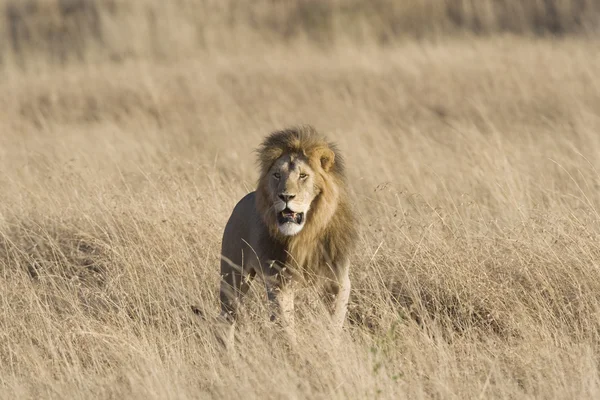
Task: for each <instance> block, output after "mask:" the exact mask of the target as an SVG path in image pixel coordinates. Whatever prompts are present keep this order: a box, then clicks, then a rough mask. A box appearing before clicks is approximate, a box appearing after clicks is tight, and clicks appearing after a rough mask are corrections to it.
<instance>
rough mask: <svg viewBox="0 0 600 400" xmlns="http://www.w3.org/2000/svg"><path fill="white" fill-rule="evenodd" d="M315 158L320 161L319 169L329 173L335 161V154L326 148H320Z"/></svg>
mask: <svg viewBox="0 0 600 400" xmlns="http://www.w3.org/2000/svg"><path fill="white" fill-rule="evenodd" d="M317 156H318V157H319V160H320V161H321V167H322V168H323V170H325V172H327V171H329V170H330V169H331V167H332V166H333V163H334V161H335V153H334V152H333V151H332V150H331V149H328V148H322V149H319V150H318V151H317Z"/></svg>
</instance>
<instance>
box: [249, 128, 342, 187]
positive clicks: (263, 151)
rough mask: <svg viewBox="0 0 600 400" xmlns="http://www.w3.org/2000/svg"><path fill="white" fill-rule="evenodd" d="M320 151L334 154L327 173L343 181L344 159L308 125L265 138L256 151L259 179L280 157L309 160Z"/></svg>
mask: <svg viewBox="0 0 600 400" xmlns="http://www.w3.org/2000/svg"><path fill="white" fill-rule="evenodd" d="M321 149H329V150H331V151H333V153H334V154H335V162H334V163H333V166H332V168H331V170H330V171H329V173H330V174H331V175H333V176H334V177H335V178H336V179H341V180H343V179H345V166H344V159H343V157H342V155H341V154H340V151H339V150H338V148H337V145H336V144H335V143H332V142H329V141H327V138H325V136H324V135H322V134H321V133H319V132H318V131H317V130H316V129H315V128H313V127H312V126H310V125H300V126H296V127H291V128H287V129H283V130H280V131H276V132H273V133H271V134H270V135H269V136H267V137H266V138H265V140H264V141H263V142H262V143H261V145H260V146H259V148H258V149H257V150H256V152H257V153H258V163H259V167H260V176H261V179H262V177H263V176H264V175H265V174H267V173H268V172H269V169H270V168H271V166H272V165H273V163H274V162H275V161H277V159H278V158H279V157H281V156H282V155H284V154H291V153H296V154H302V155H304V156H305V157H306V158H311V156H312V155H313V154H314V153H315V152H317V151H319V150H321Z"/></svg>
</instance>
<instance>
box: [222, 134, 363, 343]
mask: <svg viewBox="0 0 600 400" xmlns="http://www.w3.org/2000/svg"><path fill="white" fill-rule="evenodd" d="M257 152H258V161H259V167H260V178H259V181H258V185H257V189H256V191H255V192H252V193H249V194H248V195H246V196H245V197H244V198H243V199H242V200H240V202H239V203H238V204H237V205H236V207H235V209H234V211H233V213H232V215H231V217H230V219H229V221H228V223H227V226H226V227H225V232H224V235H223V244H222V256H223V257H222V262H221V274H222V276H223V280H222V282H221V308H222V314H223V315H225V316H228V317H235V314H236V311H237V307H238V305H239V301H240V299H241V297H242V296H243V294H244V293H245V292H246V291H247V290H248V283H249V280H251V279H252V278H253V277H254V276H255V275H257V274H258V275H259V276H261V277H262V278H263V279H264V280H265V282H266V283H267V291H268V294H269V298H270V299H271V300H274V301H275V304H276V305H278V306H279V308H280V311H282V314H283V318H282V319H283V320H284V321H283V322H284V323H285V324H286V326H287V327H288V328H289V327H293V315H292V314H293V287H294V283H296V282H297V283H300V284H309V285H313V286H314V285H317V284H319V285H322V286H323V287H324V288H325V294H327V295H329V297H334V298H335V300H333V302H332V304H331V306H332V308H331V312H332V316H333V318H334V323H335V325H336V326H337V327H338V328H341V326H342V324H343V321H344V318H345V314H346V307H347V302H348V295H349V291H350V281H349V278H348V276H349V275H348V272H349V263H350V257H351V252H352V250H353V247H354V244H355V241H356V236H357V235H356V221H355V218H354V215H353V213H352V211H351V208H350V203H349V200H348V193H347V188H346V177H345V173H344V160H343V158H342V156H341V154H340V152H339V150H338V149H337V147H336V146H335V145H334V144H333V143H330V142H328V141H327V140H326V139H325V137H324V136H322V135H321V134H319V133H318V132H317V131H316V130H315V129H314V128H312V127H311V126H300V127H295V128H290V129H286V130H282V131H277V132H274V133H272V134H271V135H269V136H267V138H266V139H265V140H264V141H263V143H262V144H261V146H260V147H259V148H258V151H257ZM287 161H290V162H289V163H288V164H285V165H295V166H296V168H299V167H298V165H301V166H302V168H304V170H306V171H307V172H308V174H310V179H307V180H306V181H307V182H311V183H310V184H304V185H303V184H302V181H300V180H298V182H296V181H293V182H275V183H278V184H279V185H280V187H285V188H287V189H289V188H292V190H293V191H296V192H297V193H294V194H298V196H299V197H302V198H305V199H308V200H304V201H310V204H306V206H308V205H310V209H309V211H308V212H307V213H306V221H305V223H304V227H303V228H302V230H301V231H300V232H299V233H297V234H295V235H293V236H285V235H284V234H282V233H281V232H280V231H279V229H278V226H277V219H276V218H277V217H276V212H275V211H274V206H273V202H274V199H276V197H277V193H273V190H274V189H273V186H274V184H275V183H273V181H270V179H271V180H272V179H273V178H272V176H273V173H272V169H273V168H274V165H276V164H277V165H280V164H282V163H285V162H287ZM282 179H283V178H282ZM288 179H292V178H288ZM282 185H283V186H282ZM290 293H291V294H290ZM280 294H281V296H280ZM288 330H289V329H288ZM290 333H292V332H290Z"/></svg>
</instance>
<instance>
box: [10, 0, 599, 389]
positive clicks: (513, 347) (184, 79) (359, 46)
mask: <svg viewBox="0 0 600 400" xmlns="http://www.w3.org/2000/svg"><path fill="white" fill-rule="evenodd" d="M40 1H41V0H40ZM46 3H47V4H46ZM46 3H44V4H46V6H47V7H48V9H52V6H53V3H51V2H48V1H46ZM146 3H147V4H154V5H155V6H156V7H158V5H157V4H159V3H156V2H155V3H152V2H151V0H147V1H146ZM263 3H264V2H263ZM417 3H418V4H419V5H421V6H422V5H423V4H425V3H426V2H424V1H416V0H415V4H417ZM562 3H563V4H567V3H568V2H562ZM580 3H581V2H580ZM7 4H9V3H8V2H7V0H5V1H4V2H3V3H2V5H3V8H2V9H3V10H4V12H5V13H6V12H7V10H9V8H8V6H7ZM132 4H133V3H132ZM165 4H167V3H165ZM182 4H183V3H182ZM186 4H189V3H186ZM581 4H582V3H581ZM590 4H591V3H590ZM263 5H264V4H263ZM115 7H117V8H118V6H115ZM164 7H165V9H164V10H162V11H160V13H163V12H164V15H166V17H164V18H162V17H159V18H157V19H156V20H157V21H159V22H158V23H157V25H156V26H154V25H151V24H150V25H148V26H150V27H154V28H153V29H147V28H148V26H146V28H144V29H142V28H140V26H141V25H139V24H138V22H139V21H138V22H136V21H137V20H136V19H135V18H133V17H132V15H134V14H126V17H127V18H129V19H127V18H125V17H123V18H124V19H123V20H122V21H125V22H127V21H129V22H128V23H130V25H127V24H125V22H124V23H123V24H114V25H110V23H109V22H110V18H108V17H107V16H110V15H111V14H106V15H104V16H103V18H108V19H106V20H104V24H105V25H104V33H103V35H104V36H103V37H104V39H103V42H93V43H92V42H90V43H88V42H84V41H81V42H78V43H80V44H81V46H82V47H81V48H82V49H84V52H83V53H81V54H77V52H75V53H74V54H75V55H74V56H73V57H72V58H69V57H63V58H61V59H60V60H58V61H57V59H56V58H55V55H56V54H55V53H52V51H51V50H52V49H50V50H49V48H48V47H47V46H45V45H44V43H46V42H40V43H41V44H40V43H37V44H36V43H35V42H34V41H33V38H35V37H36V36H35V35H34V34H32V33H31V32H33V31H31V32H30V34H29V36H27V37H28V38H29V39H30V41H24V42H23V41H22V42H21V44H20V46H21V47H14V46H12V47H11V43H10V40H8V39H7V40H5V41H4V42H3V43H4V44H2V45H1V47H0V50H2V53H1V54H2V58H1V60H2V63H1V64H0V68H1V74H0V93H2V96H0V170H1V171H2V173H1V174H0V193H1V197H0V199H1V201H0V271H1V273H2V277H1V279H0V304H1V306H0V398H5V399H9V398H18V399H28V398H32V399H33V398H36V399H37V398H61V399H62V398H103V399H104V398H105V399H110V398H114V399H121V398H132V399H133V398H135V399H137V398H139V399H193V398H202V399H204V398H224V399H233V398H249V399H250V398H269V399H271V398H272V399H280V398H281V399H300V398H308V399H375V398H379V399H397V398H415V399H419V398H443V399H472V398H503V399H505V398H511V399H512V398H518V399H523V398H560V399H566V398H573V399H585V398H598V397H599V396H600V225H599V224H600V215H599V210H600V191H599V188H600V175H599V173H598V169H600V159H599V157H598V155H599V154H600V51H599V42H598V41H597V39H595V38H594V36H593V35H590V34H578V33H573V34H571V33H568V34H564V35H563V34H561V35H557V36H548V35H537V34H536V35H531V34H520V33H519V32H512V33H510V32H505V33H502V32H499V33H494V32H492V33H491V34H486V35H479V36H477V35H474V34H460V33H456V34H452V35H450V34H448V35H432V36H431V37H428V38H418V37H414V36H411V35H405V36H403V34H402V33H401V32H400V33H398V36H397V37H395V39H394V40H392V41H391V42H386V43H381V42H379V41H376V40H368V38H365V39H364V40H361V41H358V40H357V41H353V40H350V39H349V36H348V37H343V35H341V34H339V35H338V33H336V32H337V31H334V32H333V33H331V32H330V33H331V34H333V35H334V38H335V39H336V40H333V41H328V42H326V43H321V42H318V41H315V40H314V39H311V38H307V37H303V36H302V35H300V36H298V37H295V38H293V39H290V40H283V39H281V40H277V39H276V38H275V37H271V38H265V37H262V39H261V40H258V39H257V38H256V37H255V36H252V34H251V33H252V32H255V31H260V30H261V29H262V28H261V27H252V25H251V24H250V25H248V24H246V25H244V24H242V23H240V24H239V25H235V23H234V25H235V26H238V27H239V29H238V30H236V31H235V32H233V33H232V32H230V31H225V29H224V28H223V31H222V32H221V31H219V28H218V24H216V23H214V24H213V25H212V26H210V27H209V28H210V29H209V28H207V29H206V30H205V35H204V36H203V38H204V39H206V40H205V41H204V42H202V43H203V45H202V46H196V47H195V46H193V41H192V38H193V37H194V34H192V33H190V31H189V29H188V28H189V27H190V24H189V18H191V17H190V16H189V15H187V16H186V17H187V18H188V19H187V20H186V21H188V22H185V21H184V20H183V19H181V20H179V19H178V18H183V16H182V14H181V13H177V12H176V11H175V8H174V7H171V8H169V7H167V6H164ZM415 7H416V6H415ZM150 9H151V8H150ZM165 10H166V11H165ZM113 12H115V13H116V11H114V10H113ZM219 12H223V13H226V12H225V11H223V10H221V11H219ZM240 12H241V11H240ZM160 13H159V14H158V15H159V16H160V15H163V14H160ZM40 15H41V14H40ZM40 15H36V16H35V18H38V19H40V18H41V17H40ZM115 15H116V14H115ZM147 15H151V14H147ZM215 15H216V14H215ZM219 15H221V14H219ZM114 18H117V17H114ZM149 18H150V17H149ZM152 20H153V19H152V18H150V19H149V21H152ZM41 21H42V22H40V21H38V20H35V21H33V22H32V24H33V25H32V26H34V27H35V26H39V24H42V25H43V24H45V23H47V22H44V21H46V20H44V19H43V18H42V19H41ZM52 21H54V22H52V24H55V25H56V24H58V25H60V24H61V23H67V22H68V21H67V22H65V21H66V19H62V20H61V19H58V20H52ZM57 21H58V22H57ZM61 21H62V22H61ZM106 21H108V22H106ZM178 21H180V22H181V23H179V22H178ZM363 22H364V21H363ZM139 23H140V24H141V22H139ZM35 24H38V25H35ZM44 26H45V25H44ZM53 26H54V25H53ZM32 29H33V28H32ZM53 29H54V28H53ZM253 29H254V31H253ZM265 29H266V28H265ZM492 31H493V29H492ZM508 31H510V29H509V30H508ZM41 32H42V33H43V32H46V33H47V32H48V31H44V30H42V31H41ZM9 33H10V32H8V30H7V31H5V33H4V35H5V37H4V39H6V38H7V37H8V36H7V35H9ZM13 33H14V32H13ZM38 33H39V32H38ZM220 33H222V35H219V34H220ZM82 35H83V33H82ZM152 35H154V36H152ZM417 36H418V35H417ZM40 37H41V38H44V37H47V36H44V35H41V36H40ZM83 37H84V36H82V38H83ZM178 38H179V39H178ZM207 38H208V39H210V40H208V39H207ZM12 39H14V37H12ZM157 41H160V42H161V43H162V44H161V47H159V48H154V47H152V46H150V47H148V43H155V42H157ZM62 43H63V44H64V41H63V42H62ZM13 45H14V43H13ZM103 46H104V47H103ZM110 46H115V47H114V48H112V47H110ZM107 49H108V50H107ZM57 51H58V50H57ZM60 51H63V50H60ZM60 51H59V53H60ZM53 54H54V55H53ZM299 123H309V124H312V125H314V126H315V127H316V128H317V129H319V130H322V131H323V132H327V133H328V135H329V136H330V138H331V139H333V140H335V141H337V142H338V144H339V145H340V148H341V150H342V151H343V153H344V154H345V156H346V158H347V160H348V174H349V183H350V186H351V192H352V195H353V200H354V204H355V209H356V212H357V214H358V219H359V221H360V240H359V246H358V248H357V250H356V254H355V256H354V261H353V263H352V271H351V280H352V284H353V290H352V294H351V300H350V311H349V314H348V320H347V323H346V326H345V332H344V333H343V336H342V338H341V340H340V341H339V342H336V341H335V340H334V338H333V337H332V336H331V334H330V332H328V331H327V330H326V329H324V328H322V327H321V325H320V324H321V323H322V318H323V314H322V313H321V310H320V309H319V307H318V304H315V303H314V302H312V301H311V298H312V297H311V296H310V293H302V294H301V296H300V298H299V299H298V305H297V306H298V308H299V310H298V316H297V317H298V322H297V325H298V329H299V332H298V335H299V336H298V342H299V348H298V349H297V350H290V349H289V348H288V346H287V345H286V342H285V339H284V337H282V336H281V334H280V332H279V331H278V330H276V329H275V328H274V327H273V326H272V323H270V322H269V321H268V315H267V314H266V313H265V312H264V307H263V305H264V304H263V301H262V300H261V296H262V297H264V296H263V293H262V292H261V286H260V285H259V284H257V285H255V286H254V287H253V289H252V293H253V296H250V297H249V298H248V301H247V310H246V313H245V314H244V315H243V316H242V320H241V321H240V324H239V326H238V336H237V337H238V339H239V343H238V344H237V346H236V349H235V351H234V352H232V353H227V352H225V351H224V350H223V349H222V348H221V347H220V345H219V344H218V342H217V341H216V340H215V338H214V335H213V334H212V330H213V326H212V322H211V320H210V318H209V319H208V320H202V319H200V318H198V317H197V316H196V315H195V314H193V313H192V312H191V308H190V307H191V306H192V305H194V306H197V307H199V308H201V309H202V310H204V312H205V313H206V314H207V315H216V314H217V313H218V310H219V304H218V283H219V250H220V244H221V234H222V230H223V227H224V225H225V222H226V221H227V218H228V217H229V214H230V212H231V210H232V208H233V206H234V205H235V203H236V202H237V201H238V200H239V199H240V198H241V197H242V196H243V195H244V194H245V193H247V192H249V191H251V190H253V187H254V185H255V183H256V179H257V169H256V163H255V154H254V153H253V150H254V149H255V148H256V147H257V146H258V144H259V142H260V141H261V139H262V138H263V137H264V135H266V134H268V133H269V132H271V131H273V130H277V129H280V128H283V127H286V126H289V125H294V124H299Z"/></svg>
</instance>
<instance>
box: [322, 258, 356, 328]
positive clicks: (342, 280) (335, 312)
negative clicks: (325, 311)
mask: <svg viewBox="0 0 600 400" xmlns="http://www.w3.org/2000/svg"><path fill="white" fill-rule="evenodd" d="M349 266H350V265H349V263H348V262H345V263H344V264H342V265H340V266H339V270H338V271H336V276H335V280H334V282H333V283H332V284H331V285H328V288H327V295H328V297H329V304H330V312H331V318H332V323H333V328H334V329H335V330H336V332H338V333H339V332H340V331H341V330H342V328H343V326H344V321H345V320H346V313H347V311H348V300H349V298H350V288H351V284H350V271H349Z"/></svg>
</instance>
